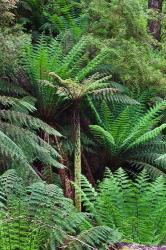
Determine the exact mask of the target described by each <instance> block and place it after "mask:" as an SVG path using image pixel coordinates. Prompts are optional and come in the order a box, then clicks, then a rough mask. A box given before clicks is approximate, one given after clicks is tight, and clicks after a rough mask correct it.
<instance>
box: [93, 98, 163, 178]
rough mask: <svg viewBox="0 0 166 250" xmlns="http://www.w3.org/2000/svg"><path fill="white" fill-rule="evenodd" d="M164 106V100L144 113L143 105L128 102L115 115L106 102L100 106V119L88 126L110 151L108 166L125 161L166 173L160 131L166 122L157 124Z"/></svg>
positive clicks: (148, 169) (128, 163)
mask: <svg viewBox="0 0 166 250" xmlns="http://www.w3.org/2000/svg"><path fill="white" fill-rule="evenodd" d="M164 107H165V101H163V102H161V103H157V104H156V105H155V106H154V107H152V108H151V109H150V110H149V111H147V112H146V113H144V110H142V105H138V106H137V107H136V108H135V107H133V106H128V107H126V108H124V110H122V111H121V112H120V113H119V114H118V115H116V117H114V115H113V112H112V113H111V111H110V108H109V107H107V105H106V104H104V105H103V106H102V111H101V115H100V123H99V125H91V126H90V130H91V132H92V134H93V135H94V137H95V138H96V140H97V141H98V142H99V143H100V144H101V145H103V146H104V148H105V150H106V151H107V152H109V155H110V167H111V166H112V167H113V168H115V169H116V168H117V167H119V166H121V167H126V166H127V165H128V167H131V169H132V168H135V167H137V168H143V167H145V168H146V169H147V171H149V172H152V173H153V174H154V173H156V174H157V173H158V174H160V173H161V172H163V174H164V173H165V169H166V165H165V161H164V150H165V142H164V138H162V131H163V130H164V129H165V127H166V125H165V124H161V125H158V122H159V120H160V115H161V114H162V112H163V108H164ZM98 115H99V114H98ZM140 115H141V116H142V117H140ZM98 120H99V119H98ZM155 126H156V127H155ZM162 156H163V158H162ZM162 159H163V161H162Z"/></svg>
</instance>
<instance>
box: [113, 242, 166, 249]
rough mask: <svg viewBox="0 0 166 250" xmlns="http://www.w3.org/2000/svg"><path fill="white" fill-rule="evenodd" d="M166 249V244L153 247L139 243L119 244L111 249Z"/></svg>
mask: <svg viewBox="0 0 166 250" xmlns="http://www.w3.org/2000/svg"><path fill="white" fill-rule="evenodd" d="M113 249H114V250H166V246H160V247H153V246H144V245H138V244H125V243H124V244H119V245H118V246H117V247H112V248H110V250H113Z"/></svg>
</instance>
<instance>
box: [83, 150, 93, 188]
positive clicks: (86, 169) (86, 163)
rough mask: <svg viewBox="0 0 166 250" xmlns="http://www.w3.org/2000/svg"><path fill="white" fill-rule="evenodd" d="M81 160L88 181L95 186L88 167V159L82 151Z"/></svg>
mask: <svg viewBox="0 0 166 250" xmlns="http://www.w3.org/2000/svg"><path fill="white" fill-rule="evenodd" d="M82 160H83V163H84V168H85V171H86V176H87V178H88V181H89V182H90V183H91V184H92V185H93V186H94V187H95V180H94V178H93V175H92V171H91V169H90V166H89V164H88V161H87V159H86V157H85V154H84V153H82Z"/></svg>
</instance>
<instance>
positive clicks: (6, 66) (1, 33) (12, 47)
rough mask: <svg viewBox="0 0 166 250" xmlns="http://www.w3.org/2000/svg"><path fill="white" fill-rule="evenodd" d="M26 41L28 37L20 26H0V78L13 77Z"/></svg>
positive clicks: (18, 66)
mask: <svg viewBox="0 0 166 250" xmlns="http://www.w3.org/2000/svg"><path fill="white" fill-rule="evenodd" d="M26 43H30V37H29V36H28V35H27V34H25V33H23V31H22V30H21V28H20V27H17V26H15V27H14V28H5V29H4V28H0V78H1V77H4V78H6V77H10V78H12V79H13V78H15V76H16V74H17V72H18V71H19V69H20V59H21V55H22V53H23V46H25V44H26Z"/></svg>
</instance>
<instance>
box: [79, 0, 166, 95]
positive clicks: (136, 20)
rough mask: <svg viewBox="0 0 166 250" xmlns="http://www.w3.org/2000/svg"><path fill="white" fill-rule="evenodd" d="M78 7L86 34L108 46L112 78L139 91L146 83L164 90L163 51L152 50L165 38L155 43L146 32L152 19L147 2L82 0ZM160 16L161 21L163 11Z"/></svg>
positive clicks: (162, 44)
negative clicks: (85, 20)
mask: <svg viewBox="0 0 166 250" xmlns="http://www.w3.org/2000/svg"><path fill="white" fill-rule="evenodd" d="M163 5H164V3H163ZM80 8H81V9H83V10H84V12H86V13H87V15H88V16H89V31H90V33H92V34H93V35H94V36H95V37H97V38H98V39H99V40H100V41H101V44H104V45H105V44H107V46H108V47H109V48H110V49H111V56H110V58H109V62H108V63H109V64H110V72H111V74H112V75H113V78H115V79H118V81H120V82H123V83H124V84H125V85H127V86H130V87H131V88H133V89H136V88H137V89H138V91H139V92H141V91H142V89H144V88H146V87H149V86H150V85H153V86H156V87H157V90H158V91H159V92H160V91H161V89H165V70H164V67H163V66H164V65H165V56H163V55H164V54H165V53H164V52H163V51H161V53H160V51H158V50H156V49H155V48H156V46H158V47H159V49H160V45H161V47H162V46H164V47H165V41H164V40H162V43H161V44H157V45H156V41H154V39H153V37H152V36H151V34H150V33H149V32H148V23H149V19H150V18H152V17H151V13H150V11H149V10H148V1H146V0H136V1H132V0H129V1H122V0H113V1H111V2H110V1H108V0H102V1H98V0H92V1H86V0H82V1H81V4H80ZM160 18H161V20H162V21H163V23H165V21H164V20H165V12H163V13H162V14H161V17H160ZM162 27H163V29H162V32H163V35H162V37H164V33H165V32H164V30H165V29H164V26H162ZM164 91H165V90H164Z"/></svg>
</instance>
